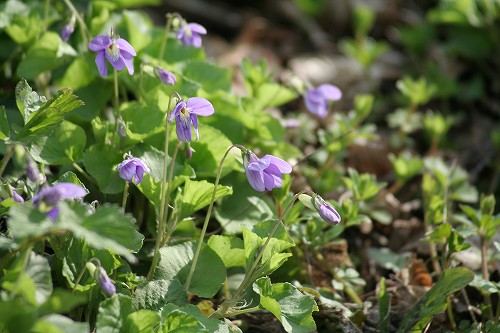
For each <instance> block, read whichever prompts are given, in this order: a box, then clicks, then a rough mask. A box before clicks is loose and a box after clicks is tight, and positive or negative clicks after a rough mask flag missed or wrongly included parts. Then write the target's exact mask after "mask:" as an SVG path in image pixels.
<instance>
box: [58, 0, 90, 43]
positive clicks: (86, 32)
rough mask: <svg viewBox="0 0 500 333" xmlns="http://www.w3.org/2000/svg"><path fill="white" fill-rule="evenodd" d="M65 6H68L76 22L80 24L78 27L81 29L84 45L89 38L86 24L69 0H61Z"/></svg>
mask: <svg viewBox="0 0 500 333" xmlns="http://www.w3.org/2000/svg"><path fill="white" fill-rule="evenodd" d="M63 1H64V3H65V4H66V6H68V8H69V10H70V11H71V12H72V13H73V14H74V15H75V17H76V20H77V21H78V24H79V25H80V28H81V29H82V32H83V42H84V44H85V45H87V44H88V43H89V39H90V33H89V29H88V28H87V25H86V24H85V21H83V19H82V17H81V16H80V14H79V13H78V11H77V10H76V8H75V7H74V6H73V4H72V3H71V1H70V0H63Z"/></svg>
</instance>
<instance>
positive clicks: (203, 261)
mask: <svg viewBox="0 0 500 333" xmlns="http://www.w3.org/2000/svg"><path fill="white" fill-rule="evenodd" d="M196 246H197V243H196V242H186V243H181V244H178V245H175V246H168V247H163V248H161V249H160V261H159V263H158V267H157V268H156V272H155V277H156V279H163V280H173V279H178V280H179V281H180V282H181V283H182V284H184V283H185V281H186V279H187V276H188V274H189V270H190V268H191V264H192V261H193V257H194V251H196ZM225 279H226V267H225V266H224V263H223V262H222V260H221V259H220V257H219V256H218V255H217V254H216V253H215V252H214V251H213V250H212V249H211V248H210V247H209V246H204V247H203V248H202V250H201V252H200V257H199V259H198V264H197V265H196V269H195V271H194V274H193V279H192V281H191V285H190V287H189V291H190V292H191V293H193V294H195V295H198V296H200V297H205V298H209V297H212V296H214V295H215V294H216V293H217V291H219V289H220V287H221V286H222V284H223V283H224V280H225Z"/></svg>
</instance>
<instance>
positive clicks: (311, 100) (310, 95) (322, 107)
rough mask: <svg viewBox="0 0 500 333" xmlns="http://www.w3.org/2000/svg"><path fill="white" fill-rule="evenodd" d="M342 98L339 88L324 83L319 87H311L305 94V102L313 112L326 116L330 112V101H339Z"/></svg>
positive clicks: (321, 116)
mask: <svg viewBox="0 0 500 333" xmlns="http://www.w3.org/2000/svg"><path fill="white" fill-rule="evenodd" d="M341 98H342V92H341V91H340V89H339V88H337V87H335V86H334V85H331V84H322V85H320V86H319V87H317V88H314V89H310V90H309V91H308V92H307V93H306V94H305V95H304V102H305V104H306V107H307V109H308V110H309V112H311V113H312V114H315V115H317V116H318V117H320V118H325V117H326V115H327V114H328V101H338V100H339V99H341Z"/></svg>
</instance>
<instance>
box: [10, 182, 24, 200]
mask: <svg viewBox="0 0 500 333" xmlns="http://www.w3.org/2000/svg"><path fill="white" fill-rule="evenodd" d="M9 187H10V190H11V191H12V199H13V200H14V201H15V202H19V203H24V199H23V197H22V196H20V195H19V193H17V191H16V189H15V188H13V187H12V186H10V185H9Z"/></svg>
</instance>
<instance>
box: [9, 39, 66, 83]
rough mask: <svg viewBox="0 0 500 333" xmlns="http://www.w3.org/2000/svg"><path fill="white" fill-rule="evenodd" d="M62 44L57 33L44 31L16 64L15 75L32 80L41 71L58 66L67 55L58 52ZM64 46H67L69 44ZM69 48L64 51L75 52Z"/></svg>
mask: <svg viewBox="0 0 500 333" xmlns="http://www.w3.org/2000/svg"><path fill="white" fill-rule="evenodd" d="M62 44H63V42H62V41H61V37H59V34H57V33H55V32H51V31H48V32H45V33H44V34H43V35H42V36H41V37H40V38H39V39H37V40H36V41H35V42H34V43H33V45H31V47H30V48H29V49H28V52H26V55H25V57H24V58H23V59H22V60H21V62H20V63H19V66H17V71H16V75H17V76H18V77H24V78H26V79H28V80H33V79H35V78H36V77H37V76H38V74H40V73H41V72H44V71H48V70H53V69H55V68H57V67H59V66H60V65H61V64H62V63H63V62H64V60H65V59H66V58H67V55H65V56H61V54H60V53H61V51H60V48H61V45H62ZM64 47H66V48H69V45H66V46H64ZM70 50H72V51H73V52H71V51H65V52H64V53H65V54H68V53H70V54H71V53H72V54H75V52H74V50H73V49H70ZM64 53H63V54H64Z"/></svg>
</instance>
